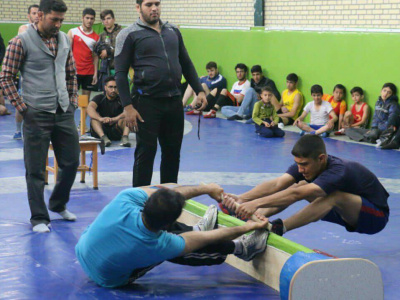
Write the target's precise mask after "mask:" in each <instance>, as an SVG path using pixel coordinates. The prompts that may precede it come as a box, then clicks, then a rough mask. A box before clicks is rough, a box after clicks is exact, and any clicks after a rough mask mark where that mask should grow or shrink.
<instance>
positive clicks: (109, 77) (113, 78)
mask: <svg viewBox="0 0 400 300" xmlns="http://www.w3.org/2000/svg"><path fill="white" fill-rule="evenodd" d="M110 81H115V77H114V76H108V77H107V78H106V79H105V80H104V85H106V84H107V83H109V82H110Z"/></svg>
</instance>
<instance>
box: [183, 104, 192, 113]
mask: <svg viewBox="0 0 400 300" xmlns="http://www.w3.org/2000/svg"><path fill="white" fill-rule="evenodd" d="M192 110H193V107H192V106H191V105H186V106H185V108H184V109H183V111H184V112H189V111H192Z"/></svg>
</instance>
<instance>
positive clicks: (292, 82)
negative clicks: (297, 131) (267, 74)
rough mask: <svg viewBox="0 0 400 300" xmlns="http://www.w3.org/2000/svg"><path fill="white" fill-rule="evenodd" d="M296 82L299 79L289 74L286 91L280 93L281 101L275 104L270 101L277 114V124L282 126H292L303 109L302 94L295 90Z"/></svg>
mask: <svg viewBox="0 0 400 300" xmlns="http://www.w3.org/2000/svg"><path fill="white" fill-rule="evenodd" d="M298 81H299V77H298V76H297V75H296V74H294V73H290V74H289V75H288V76H287V77H286V87H287V89H286V90H284V91H283V92H282V99H281V101H280V102H277V101H274V99H272V101H271V102H272V105H274V107H275V109H276V112H277V113H278V117H279V123H283V124H284V125H292V124H293V123H294V120H296V119H297V118H298V116H299V114H300V112H301V109H302V107H303V102H304V100H303V94H302V93H301V92H300V91H299V90H298V89H297V82H298Z"/></svg>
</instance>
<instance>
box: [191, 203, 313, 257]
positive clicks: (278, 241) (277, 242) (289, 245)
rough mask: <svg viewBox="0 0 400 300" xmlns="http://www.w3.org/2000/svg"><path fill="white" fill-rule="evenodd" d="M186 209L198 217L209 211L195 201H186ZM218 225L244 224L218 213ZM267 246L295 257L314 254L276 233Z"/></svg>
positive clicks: (272, 234)
mask: <svg viewBox="0 0 400 300" xmlns="http://www.w3.org/2000/svg"><path fill="white" fill-rule="evenodd" d="M185 209H186V210H187V211H189V212H191V213H193V214H196V215H198V216H203V215H204V213H205V212H206V210H207V206H206V205H204V204H201V203H199V202H196V201H193V200H188V201H186V205H185ZM218 224H220V225H223V226H226V227H233V226H239V225H242V224H244V222H243V221H241V220H239V219H236V218H234V217H231V216H228V215H226V214H224V213H222V212H219V213H218ZM267 244H268V245H269V246H272V247H275V248H277V249H279V250H282V251H284V252H286V253H289V254H291V255H293V254H294V253H296V252H298V251H303V252H306V253H312V252H314V251H313V250H311V249H309V248H307V247H304V246H302V245H300V244H297V243H295V242H292V241H290V240H288V239H286V238H284V237H281V236H279V235H276V234H274V233H271V234H270V235H269V237H268V242H267Z"/></svg>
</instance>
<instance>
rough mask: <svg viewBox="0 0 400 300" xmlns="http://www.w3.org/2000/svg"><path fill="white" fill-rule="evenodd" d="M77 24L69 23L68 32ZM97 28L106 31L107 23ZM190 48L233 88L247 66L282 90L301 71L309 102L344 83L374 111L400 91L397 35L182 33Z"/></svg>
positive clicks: (12, 28) (6, 29)
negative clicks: (386, 92) (390, 90)
mask: <svg viewBox="0 0 400 300" xmlns="http://www.w3.org/2000/svg"><path fill="white" fill-rule="evenodd" d="M20 25H21V24H4V23H3V24H1V23H0V32H1V34H2V36H3V38H4V40H5V41H8V40H9V39H11V38H12V37H13V36H15V34H16V32H17V31H18V27H19V26H20ZM75 26H77V25H76V24H75V25H72V24H64V25H63V27H62V30H63V31H65V32H67V31H68V30H69V29H70V28H72V27H75ZM95 30H96V31H97V32H100V31H101V30H102V26H101V24H96V25H95ZM181 31H182V34H183V37H184V41H185V44H186V47H187V49H188V51H189V54H190V56H191V58H192V60H193V62H194V64H195V66H196V69H197V71H198V73H199V74H203V75H204V74H205V73H206V71H205V65H206V63H207V62H208V61H211V60H214V61H216V62H217V63H218V65H219V68H220V71H221V73H222V74H223V75H224V76H225V77H226V78H227V80H228V85H229V86H230V85H232V84H233V82H234V81H236V77H235V72H234V67H235V65H236V63H239V62H243V63H245V64H246V65H247V66H248V67H249V68H250V67H251V66H252V65H255V64H260V65H262V67H263V68H264V72H265V73H266V75H267V76H268V77H270V78H271V79H273V80H274V81H275V83H276V84H277V87H278V89H279V90H280V91H282V90H283V89H285V88H286V87H285V83H286V75H287V74H289V73H292V72H293V73H297V75H299V77H300V84H299V87H300V90H301V91H302V92H303V94H304V95H305V97H306V102H309V101H310V99H311V97H310V92H309V91H310V88H311V86H312V85H313V84H320V85H322V87H323V88H324V92H325V93H331V92H332V89H333V86H334V85H335V84H337V83H342V84H343V85H344V86H346V88H347V96H346V101H347V103H348V104H351V103H352V100H351V96H350V93H349V91H350V89H351V88H352V87H354V86H360V87H362V88H363V89H364V91H365V97H366V100H367V102H368V103H369V104H370V106H371V108H373V105H374V103H375V101H376V99H377V97H378V96H379V93H380V90H381V87H382V85H383V84H384V83H385V82H393V83H394V84H396V85H397V86H398V87H399V88H400V51H399V49H400V38H399V35H398V34H395V33H393V34H391V33H333V32H324V33H320V32H301V31H264V30H263V29H261V30H257V29H255V30H250V31H240V30H205V29H185V28H183V29H181Z"/></svg>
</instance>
